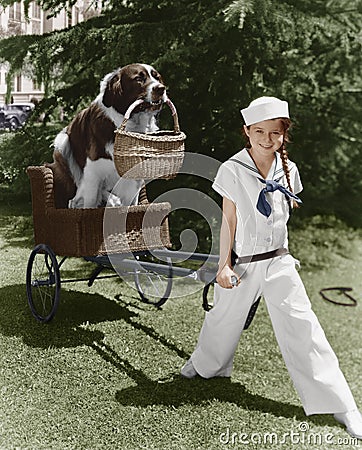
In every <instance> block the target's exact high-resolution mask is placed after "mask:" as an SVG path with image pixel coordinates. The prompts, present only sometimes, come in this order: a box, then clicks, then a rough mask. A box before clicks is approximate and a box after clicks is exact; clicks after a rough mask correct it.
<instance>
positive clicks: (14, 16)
mask: <svg viewBox="0 0 362 450" xmlns="http://www.w3.org/2000/svg"><path fill="white" fill-rule="evenodd" d="M9 19H10V20H16V21H17V22H21V3H20V2H17V3H14V4H13V5H11V6H10V8H9Z"/></svg>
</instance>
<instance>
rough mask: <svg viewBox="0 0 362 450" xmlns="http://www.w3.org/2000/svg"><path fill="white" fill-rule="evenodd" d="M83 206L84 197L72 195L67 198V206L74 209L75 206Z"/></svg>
mask: <svg viewBox="0 0 362 450" xmlns="http://www.w3.org/2000/svg"><path fill="white" fill-rule="evenodd" d="M83 207H84V199H83V197H77V196H76V197H74V198H72V199H70V200H69V202H68V208H71V209H76V208H83Z"/></svg>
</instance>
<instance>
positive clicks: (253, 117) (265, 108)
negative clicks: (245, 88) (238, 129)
mask: <svg viewBox="0 0 362 450" xmlns="http://www.w3.org/2000/svg"><path fill="white" fill-rule="evenodd" d="M240 112H241V114H242V116H243V118H244V121H245V125H246V126H249V125H253V124H254V123H258V122H262V121H263V120H269V119H279V118H281V117H287V118H288V119H289V109H288V102H285V101H284V100H279V98H276V97H259V98H257V99H256V100H253V101H252V102H251V103H250V105H249V106H248V107H247V108H244V109H241V110H240Z"/></svg>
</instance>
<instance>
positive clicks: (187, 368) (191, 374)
mask: <svg viewBox="0 0 362 450" xmlns="http://www.w3.org/2000/svg"><path fill="white" fill-rule="evenodd" d="M181 375H182V376H183V377H185V378H195V377H196V375H197V372H196V370H195V367H194V365H193V364H192V361H191V359H189V360H188V361H187V362H186V364H185V365H184V366H183V367H182V368H181Z"/></svg>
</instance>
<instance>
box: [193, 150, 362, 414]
mask: <svg viewBox="0 0 362 450" xmlns="http://www.w3.org/2000/svg"><path fill="white" fill-rule="evenodd" d="M288 164H289V170H290V180H291V186H292V189H293V192H294V193H295V194H298V193H299V192H300V191H301V190H302V184H301V181H300V178H299V173H298V169H297V167H296V165H295V164H294V163H292V162H291V161H288ZM285 178H286V177H285V175H284V171H283V167H282V162H281V158H280V155H279V154H278V153H276V154H275V162H274V163H273V165H272V167H271V169H270V172H269V174H268V177H267V179H268V180H275V181H278V183H279V184H281V185H284V186H285V187H286V186H287V183H286V179H285ZM264 187H265V180H263V179H262V176H261V175H260V173H259V172H258V169H257V168H256V165H255V164H254V162H253V160H252V158H251V156H250V154H249V152H248V150H247V149H243V150H241V151H240V152H239V153H237V154H236V155H235V156H233V157H232V158H230V159H229V160H228V161H226V162H225V163H223V164H222V165H221V167H220V169H219V171H218V173H217V176H216V178H215V181H214V184H213V188H214V189H215V190H216V191H217V192H218V193H219V194H220V195H222V196H224V197H227V198H228V199H230V200H231V201H233V202H234V203H235V205H236V211H237V226H236V233H235V241H234V248H233V249H234V251H235V253H236V254H237V255H238V256H249V255H253V254H259V253H265V252H269V251H271V250H274V249H278V248H282V247H285V248H288V236H287V220H288V218H289V201H288V200H287V198H286V196H285V195H284V193H283V192H281V191H280V190H279V189H277V190H275V191H274V192H266V193H265V200H266V201H267V203H268V204H269V205H270V207H271V211H270V215H269V216H266V215H265V213H264V214H262V213H261V212H259V210H258V209H257V208H256V205H257V203H258V200H259V197H260V193H261V191H262V190H263V188H264ZM234 271H235V272H237V273H238V274H239V275H240V277H241V279H240V284H239V285H238V286H237V287H234V288H232V289H224V288H222V287H221V286H219V285H217V284H216V285H215V290H214V292H215V294H214V306H213V308H212V309H211V310H210V311H209V312H207V313H206V316H205V320H204V323H203V326H202V329H201V332H200V336H199V340H198V344H197V347H196V349H195V351H194V352H193V354H192V356H191V361H192V364H193V366H194V368H195V370H196V371H197V373H199V374H200V375H201V376H202V377H204V378H211V377H215V376H221V377H229V376H230V375H231V371H232V365H233V358H234V353H235V350H236V347H237V345H238V342H239V339H240V335H241V333H242V331H243V328H244V324H245V321H246V318H247V315H248V312H249V310H250V307H251V305H252V304H253V303H254V302H255V301H256V300H257V299H258V298H259V296H260V295H262V296H263V297H264V300H265V303H266V306H267V309H268V313H269V315H270V318H271V322H272V325H273V329H274V332H275V336H276V339H277V342H278V345H279V347H280V350H281V353H282V356H283V358H284V361H285V364H286V366H287V369H288V371H289V374H290V376H291V378H292V380H293V383H294V386H295V388H296V390H297V392H298V393H299V395H300V398H301V401H302V404H303V407H304V410H305V412H306V414H307V415H310V414H319V413H338V412H345V411H349V410H353V409H356V408H357V406H356V404H355V401H354V399H353V396H352V393H351V391H350V389H349V387H348V384H347V382H346V380H345V378H344V375H343V374H342V372H341V370H340V368H339V365H338V360H337V358H336V356H335V354H334V352H333V350H332V348H331V346H330V345H329V343H328V341H327V339H326V337H325V334H324V332H323V329H322V328H321V326H320V324H319V322H318V319H317V317H316V316H315V314H314V312H313V311H312V309H311V303H310V301H309V299H308V296H307V293H306V291H305V288H304V285H303V283H302V281H301V279H300V277H299V275H298V272H297V270H296V267H295V260H294V258H293V257H292V256H291V255H290V254H285V255H283V256H278V257H275V258H272V259H267V260H263V261H258V262H251V263H248V264H241V265H236V266H235V268H234Z"/></svg>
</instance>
